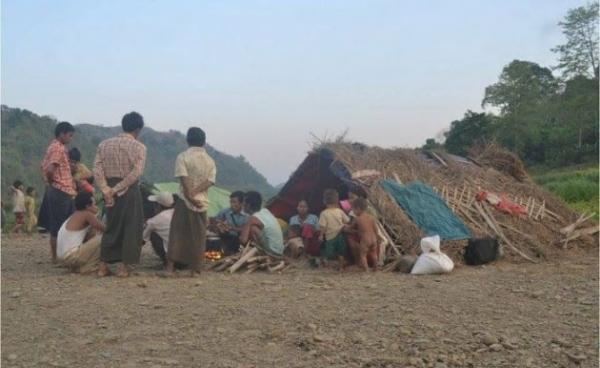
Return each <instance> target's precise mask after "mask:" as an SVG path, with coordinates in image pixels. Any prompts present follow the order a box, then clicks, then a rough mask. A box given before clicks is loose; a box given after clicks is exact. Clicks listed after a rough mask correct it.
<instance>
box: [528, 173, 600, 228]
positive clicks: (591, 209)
mask: <svg viewBox="0 0 600 368" xmlns="http://www.w3.org/2000/svg"><path fill="white" fill-rule="evenodd" d="M534 179H535V181H536V182H537V183H538V184H541V185H543V186H544V187H546V188H547V189H548V190H550V191H551V192H552V193H554V194H556V195H557V196H559V197H560V198H562V199H563V200H564V201H565V202H567V204H568V205H569V206H570V207H571V208H572V209H573V210H575V211H578V212H580V213H583V212H587V213H595V214H596V217H598V203H599V201H600V197H599V192H598V184H599V180H598V179H599V170H598V167H597V166H595V167H590V168H586V169H577V168H575V169H561V170H554V171H549V172H546V173H543V174H540V175H537V176H535V177H534Z"/></svg>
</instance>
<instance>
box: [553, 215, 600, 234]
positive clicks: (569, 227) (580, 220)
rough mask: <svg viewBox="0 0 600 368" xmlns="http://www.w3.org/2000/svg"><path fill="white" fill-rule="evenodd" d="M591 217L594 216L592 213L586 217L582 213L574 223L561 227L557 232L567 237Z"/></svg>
mask: <svg viewBox="0 0 600 368" xmlns="http://www.w3.org/2000/svg"><path fill="white" fill-rule="evenodd" d="M593 216H594V214H593V213H591V214H589V215H586V213H585V212H584V213H582V214H581V215H580V216H579V218H578V219H577V220H576V221H575V222H574V223H572V224H570V225H567V226H565V227H563V228H562V229H560V230H559V232H560V233H561V234H563V235H569V234H570V233H572V232H573V231H574V230H575V228H577V226H579V225H581V224H583V223H584V222H586V221H587V220H589V219H590V218H592V217H593Z"/></svg>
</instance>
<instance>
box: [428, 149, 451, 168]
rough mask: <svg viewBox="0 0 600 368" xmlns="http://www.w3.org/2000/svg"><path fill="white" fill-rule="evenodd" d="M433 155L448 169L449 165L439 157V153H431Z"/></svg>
mask: <svg viewBox="0 0 600 368" xmlns="http://www.w3.org/2000/svg"><path fill="white" fill-rule="evenodd" d="M431 154H432V155H433V157H435V158H436V160H438V161H439V162H440V164H442V165H444V167H448V164H447V163H446V162H445V161H444V160H442V158H441V157H440V156H438V154H437V153H435V152H433V151H431Z"/></svg>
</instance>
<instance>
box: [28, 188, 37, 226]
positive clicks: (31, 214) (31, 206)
mask: <svg viewBox="0 0 600 368" xmlns="http://www.w3.org/2000/svg"><path fill="white" fill-rule="evenodd" d="M26 193H27V195H26V196H25V218H26V220H25V221H26V222H25V231H27V232H28V233H32V232H33V228H34V227H35V226H36V225H37V216H36V215H35V189H34V188H33V187H28V188H27V192H26Z"/></svg>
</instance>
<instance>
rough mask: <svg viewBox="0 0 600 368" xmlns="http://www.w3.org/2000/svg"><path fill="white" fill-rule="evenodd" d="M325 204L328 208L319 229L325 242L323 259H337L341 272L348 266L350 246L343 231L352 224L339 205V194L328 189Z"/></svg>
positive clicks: (325, 193)
mask: <svg viewBox="0 0 600 368" xmlns="http://www.w3.org/2000/svg"><path fill="white" fill-rule="evenodd" d="M323 202H324V204H325V206H326V208H325V209H324V210H323V212H321V215H320V216H319V227H320V229H321V240H324V241H325V244H324V246H323V247H322V248H321V257H323V258H325V259H326V260H332V259H334V258H336V257H337V259H338V261H339V264H340V270H343V269H344V268H345V266H346V255H347V253H348V246H347V245H346V238H345V236H344V233H343V230H344V226H345V225H346V224H347V223H348V222H350V218H349V217H348V215H346V213H344V211H342V210H341V209H340V207H339V205H338V202H339V194H338V192H337V191H335V190H334V189H326V190H325V192H324V193H323Z"/></svg>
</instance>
